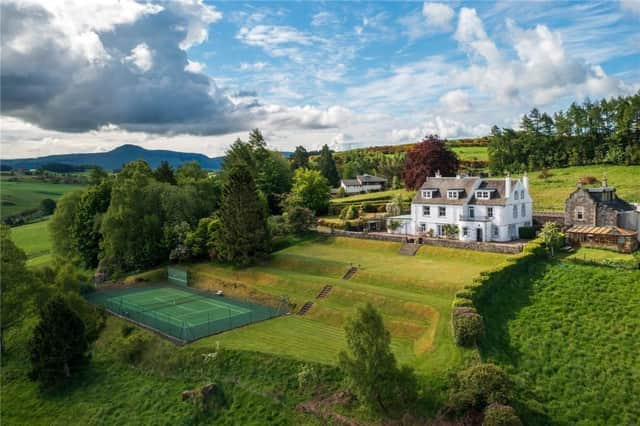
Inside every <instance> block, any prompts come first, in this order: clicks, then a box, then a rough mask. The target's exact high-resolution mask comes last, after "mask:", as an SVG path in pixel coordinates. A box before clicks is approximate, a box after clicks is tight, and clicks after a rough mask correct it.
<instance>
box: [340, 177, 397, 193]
mask: <svg viewBox="0 0 640 426" xmlns="http://www.w3.org/2000/svg"><path fill="white" fill-rule="evenodd" d="M386 185H387V180H386V179H385V178H381V177H378V176H373V175H368V174H364V175H358V176H356V178H355V179H342V180H341V181H340V187H341V188H343V189H344V192H345V193H347V194H360V193H362V192H372V191H382V190H383V189H385V187H386Z"/></svg>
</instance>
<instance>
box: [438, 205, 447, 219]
mask: <svg viewBox="0 0 640 426" xmlns="http://www.w3.org/2000/svg"><path fill="white" fill-rule="evenodd" d="M446 215H447V208H446V207H438V216H440V217H442V216H446Z"/></svg>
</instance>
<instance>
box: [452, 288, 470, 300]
mask: <svg viewBox="0 0 640 426" xmlns="http://www.w3.org/2000/svg"><path fill="white" fill-rule="evenodd" d="M456 297H457V298H460V299H473V292H472V291H471V290H468V289H465V290H459V291H457V292H456Z"/></svg>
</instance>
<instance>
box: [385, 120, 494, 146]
mask: <svg viewBox="0 0 640 426" xmlns="http://www.w3.org/2000/svg"><path fill="white" fill-rule="evenodd" d="M490 130H491V127H490V126H489V125H487V124H475V125H471V124H466V123H462V122H460V121H456V120H452V119H449V118H445V117H441V116H439V115H438V116H435V117H428V118H427V119H426V120H425V122H424V123H423V124H422V125H421V126H419V127H413V128H407V129H393V130H392V131H391V134H390V139H391V140H392V141H393V143H408V142H417V141H419V140H420V139H421V138H423V137H424V136H427V135H438V136H440V137H441V138H461V137H471V136H483V135H486V134H487V133H489V131H490Z"/></svg>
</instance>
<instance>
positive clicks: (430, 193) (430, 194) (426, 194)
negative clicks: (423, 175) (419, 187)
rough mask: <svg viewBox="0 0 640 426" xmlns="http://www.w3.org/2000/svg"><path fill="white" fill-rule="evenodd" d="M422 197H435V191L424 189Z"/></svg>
mask: <svg viewBox="0 0 640 426" xmlns="http://www.w3.org/2000/svg"><path fill="white" fill-rule="evenodd" d="M422 198H433V191H422Z"/></svg>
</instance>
